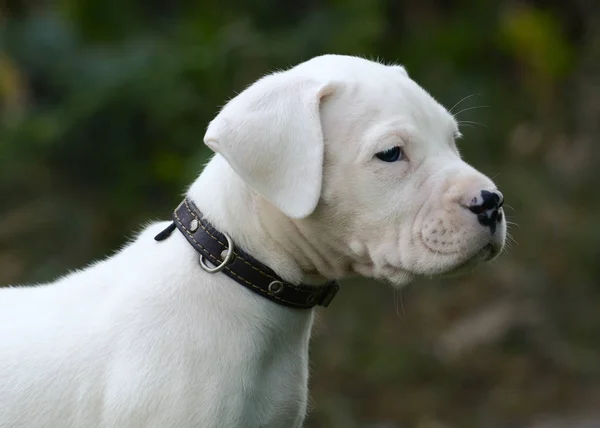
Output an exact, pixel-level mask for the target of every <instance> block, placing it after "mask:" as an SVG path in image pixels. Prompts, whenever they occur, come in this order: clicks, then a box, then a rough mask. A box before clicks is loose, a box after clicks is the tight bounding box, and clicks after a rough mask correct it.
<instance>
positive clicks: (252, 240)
mask: <svg viewBox="0 0 600 428" xmlns="http://www.w3.org/2000/svg"><path fill="white" fill-rule="evenodd" d="M187 197H188V198H190V199H191V200H192V201H193V202H194V203H195V204H196V205H197V206H198V208H199V209H200V211H201V212H202V213H203V215H204V216H205V217H206V219H207V220H208V221H209V222H210V223H211V224H212V225H213V226H214V227H215V228H216V229H217V230H219V231H221V232H226V233H228V234H229V235H230V236H231V237H232V238H233V240H234V242H235V243H236V245H237V246H239V247H240V248H243V249H244V250H245V251H246V252H248V253H249V254H251V255H252V256H253V257H255V258H256V259H257V260H259V261H261V262H262V263H264V264H265V265H267V266H269V267H271V268H272V269H273V270H275V271H276V272H277V274H279V275H280V276H281V277H282V278H283V279H285V280H286V281H289V282H291V283H296V284H297V283H305V284H307V283H308V284H317V283H322V282H324V281H326V280H332V279H338V278H340V277H341V276H342V275H343V274H344V273H345V271H346V270H347V269H346V266H347V264H346V263H345V261H344V257H342V256H341V254H339V251H337V250H336V245H335V241H334V240H333V239H332V238H331V237H327V236H324V234H323V233H320V232H319V233H315V232H317V231H316V230H314V229H313V226H314V225H313V224H312V223H313V222H311V220H307V219H304V220H292V219H290V218H288V217H286V216H285V215H284V214H283V213H281V212H280V211H279V210H278V209H277V208H275V207H274V206H273V205H271V204H270V203H269V202H268V201H266V200H265V199H264V198H262V197H261V196H259V195H258V194H257V193H256V192H255V191H254V190H253V189H252V188H250V187H249V186H248V185H247V184H246V183H245V182H244V181H243V180H242V179H241V178H240V177H239V176H238V175H237V174H236V173H235V172H234V171H233V169H232V168H231V167H230V166H229V164H228V163H227V161H226V160H225V159H224V158H223V157H222V156H220V155H216V156H214V157H213V158H212V160H211V161H210V162H209V163H208V164H207V165H206V167H205V169H204V171H203V172H202V174H200V176H199V177H198V179H197V180H196V181H195V182H194V183H193V184H192V186H191V187H190V189H189V190H188V194H187ZM249 231H250V232H249ZM337 248H339V247H337Z"/></svg>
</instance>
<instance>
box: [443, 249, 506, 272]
mask: <svg viewBox="0 0 600 428" xmlns="http://www.w3.org/2000/svg"><path fill="white" fill-rule="evenodd" d="M499 252H500V250H499V247H497V246H495V245H494V244H492V243H488V244H486V245H485V246H484V247H483V248H481V249H480V250H479V251H477V252H476V253H475V254H474V255H472V256H471V257H469V258H468V259H467V260H465V261H464V262H462V263H460V264H459V265H457V266H455V267H453V268H452V269H450V270H449V271H447V272H444V273H442V274H441V275H440V276H442V277H454V276H460V275H463V274H465V273H467V272H470V271H471V270H473V269H474V268H475V267H476V266H478V265H480V264H481V263H485V262H489V261H490V260H492V259H494V258H495V257H496V256H497V255H498V253H499Z"/></svg>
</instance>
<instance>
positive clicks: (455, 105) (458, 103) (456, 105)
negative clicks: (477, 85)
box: [448, 94, 481, 114]
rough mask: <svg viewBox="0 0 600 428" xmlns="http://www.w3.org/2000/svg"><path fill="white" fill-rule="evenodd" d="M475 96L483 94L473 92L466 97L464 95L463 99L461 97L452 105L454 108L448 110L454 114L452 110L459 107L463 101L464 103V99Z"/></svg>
mask: <svg viewBox="0 0 600 428" xmlns="http://www.w3.org/2000/svg"><path fill="white" fill-rule="evenodd" d="M475 96H481V94H471V95H467V96H466V97H464V98H463V99H461V100H460V101H459V102H457V103H456V104H454V105H453V106H452V108H451V109H450V110H448V112H449V113H450V114H452V110H454V109H455V108H456V107H458V106H459V105H460V104H461V103H463V102H464V101H466V100H468V99H469V98H472V97H475Z"/></svg>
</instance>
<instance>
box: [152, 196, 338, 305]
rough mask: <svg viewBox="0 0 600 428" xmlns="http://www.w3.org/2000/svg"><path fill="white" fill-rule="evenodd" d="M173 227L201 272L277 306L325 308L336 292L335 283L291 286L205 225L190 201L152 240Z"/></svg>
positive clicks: (168, 233)
mask: <svg viewBox="0 0 600 428" xmlns="http://www.w3.org/2000/svg"><path fill="white" fill-rule="evenodd" d="M175 228H177V229H179V231H180V232H181V233H182V234H183V236H185V238H186V239H187V241H188V242H189V243H190V244H191V245H192V247H194V249H195V250H196V251H197V252H198V253H199V254H200V256H199V263H200V265H201V266H202V268H203V269H204V270H206V271H208V272H210V273H217V272H223V273H224V274H225V275H227V276H228V277H230V278H231V279H233V280H234V281H236V282H237V283H239V284H241V285H243V286H244V287H246V288H247V289H249V290H251V291H253V292H255V293H257V294H259V295H261V296H263V297H265V298H267V299H269V300H271V301H273V302H275V303H279V304H280V305H283V306H288V307H291V308H297V309H310V308H313V307H314V306H316V305H320V306H324V307H327V306H328V305H329V303H331V301H332V300H333V298H334V297H335V295H336V293H337V291H338V289H339V287H338V285H337V283H336V282H335V281H330V282H327V283H325V284H323V285H320V286H311V285H294V284H291V283H289V282H286V281H284V280H283V279H282V278H281V277H279V276H278V275H277V274H276V273H275V272H274V271H273V270H272V269H270V268H269V267H267V266H265V265H264V264H262V263H260V262H259V261H258V260H256V259H255V258H254V257H252V256H250V255H249V254H248V253H246V252H244V251H243V250H241V249H240V248H236V247H235V245H234V243H233V241H232V240H231V238H230V237H229V236H228V235H226V234H223V233H221V232H219V231H218V230H216V229H215V228H214V227H213V226H212V225H211V224H210V223H208V221H206V219H204V218H203V215H202V213H201V212H200V211H199V210H198V208H197V207H196V206H195V205H194V203H193V202H192V201H190V200H189V199H185V200H184V201H183V202H182V203H181V204H180V205H179V206H178V207H177V209H175V211H174V212H173V223H172V224H171V225H169V227H167V228H166V229H165V230H163V231H162V232H161V233H159V234H158V235H156V237H155V238H154V239H155V240H156V241H162V240H164V239H166V238H168V237H169V236H170V235H171V233H172V232H173V231H174V230H175ZM206 261H208V262H210V264H211V265H212V266H209V264H208V263H206Z"/></svg>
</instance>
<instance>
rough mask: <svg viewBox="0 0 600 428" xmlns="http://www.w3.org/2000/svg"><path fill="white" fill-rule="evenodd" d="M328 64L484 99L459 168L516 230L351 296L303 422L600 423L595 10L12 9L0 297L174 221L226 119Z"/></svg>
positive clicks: (151, 2) (7, 35) (359, 0)
mask: <svg viewBox="0 0 600 428" xmlns="http://www.w3.org/2000/svg"><path fill="white" fill-rule="evenodd" d="M322 53H345V54H355V55H363V56H367V57H371V58H380V59H382V60H385V61H394V62H400V63H402V64H404V65H405V66H406V68H407V69H408V71H409V73H410V75H411V77H413V78H414V79H415V80H417V82H419V83H420V84H422V85H423V86H424V87H425V88H426V89H427V90H429V91H430V92H431V93H432V94H433V95H434V96H435V97H436V98H437V99H438V100H439V101H440V102H442V103H443V104H445V105H446V106H447V107H451V106H452V105H454V104H455V103H456V102H458V101H459V100H461V99H462V98H464V97H466V96H469V95H472V96H471V97H470V98H468V99H467V100H465V101H463V102H462V103H461V105H460V106H459V107H460V108H457V109H456V110H459V109H460V110H462V109H469V110H466V111H464V112H462V113H461V114H460V116H459V118H460V119H461V120H463V121H466V122H465V124H464V125H463V129H462V130H463V133H464V134H465V138H464V140H463V141H462V142H461V143H460V146H461V150H462V153H463V155H464V157H465V158H466V159H467V161H468V162H470V163H472V164H473V165H475V166H476V167H477V168H479V169H480V170H482V171H483V172H485V173H487V174H488V175H490V176H492V177H495V180H496V181H497V183H498V184H499V186H500V188H501V189H502V191H503V192H504V195H505V197H506V201H507V203H508V205H510V207H509V208H507V211H506V213H507V216H508V218H509V220H511V221H512V222H515V223H517V225H512V226H511V233H512V235H513V237H514V241H513V242H512V243H511V244H510V248H509V249H508V250H507V252H506V253H505V254H503V255H502V256H501V257H500V258H499V259H498V260H497V261H495V262H494V263H492V264H490V265H487V266H485V267H482V268H479V269H478V270H477V271H476V272H475V273H474V274H472V275H469V276H466V277H462V278H459V279H453V280H443V281H441V280H438V281H435V280H431V281H424V282H420V283H416V284H413V285H411V286H410V287H408V288H406V289H404V290H402V292H401V293H400V292H398V291H393V290H392V289H391V288H390V287H389V286H387V285H382V284H377V283H374V282H373V281H362V282H356V283H353V282H348V283H345V284H342V292H341V293H340V294H339V296H338V297H337V299H336V300H335V301H334V303H333V305H332V306H331V307H330V308H329V309H327V310H323V311H320V312H319V314H318V322H317V325H316V328H315V335H314V341H313V347H312V367H313V369H312V380H311V399H312V403H313V404H312V410H311V413H310V416H309V419H308V421H307V427H310V428H321V427H323V428H325V427H327V428H358V427H361V428H362V427H370V428H400V427H418V428H445V427H447V428H451V427H452V428H454V427H457V428H458V427H461V428H462V427H465V428H468V427H485V428H494V427H532V428H534V427H535V428H545V427H548V428H550V427H552V428H559V427H560V428H563V427H564V428H579V427H581V428H582V427H600V284H599V280H600V254H599V252H600V251H599V250H600V223H599V220H600V216H599V214H600V193H599V192H598V187H599V185H600V2H598V1H593V0H590V1H584V0H573V1H567V0H539V1H533V0H531V1H523V2H516V1H491V0H485V1H484V0H480V1H465V0H463V1H449V0H444V1H443V0H414V1H393V0H294V1H289V2H287V3H286V2H284V1H276V0H247V1H243V0H233V1H212V0H207V1H203V2H195V3H194V2H184V1H177V0H171V1H167V0H146V1H143V2H142V1H139V0H138V1H119V0H105V1H99V0H57V1H54V2H51V1H35V0H28V1H8V2H7V1H6V0H3V1H2V2H0V284H3V285H6V284H17V283H24V282H34V281H46V280H50V279H52V278H55V277H56V276H57V275H59V274H61V273H64V272H65V271H66V270H67V269H73V268H77V267H81V266H83V265H85V264H86V263H88V262H90V261H91V260H93V259H96V258H100V257H102V256H104V255H106V254H108V253H110V252H111V251H113V250H115V249H117V248H118V247H120V246H121V245H122V244H123V243H124V242H125V241H126V239H127V238H128V237H129V236H131V234H132V233H133V232H134V231H136V230H139V229H140V227H141V225H143V224H144V223H146V222H147V221H149V220H153V219H158V218H160V219H167V218H168V216H169V213H170V210H171V209H172V208H173V207H175V205H176V204H177V203H178V202H179V200H180V198H181V195H182V192H183V191H184V190H185V188H186V186H187V185H188V184H189V183H191V182H192V181H193V179H194V178H195V177H196V175H197V174H198V173H199V171H201V169H202V167H203V164H204V162H205V161H206V159H207V156H209V152H208V150H207V149H206V148H205V147H204V146H203V144H202V138H203V134H204V130H205V127H206V125H207V124H208V122H209V120H210V119H211V118H212V117H214V115H215V113H216V112H217V110H218V108H219V107H220V106H221V105H222V104H223V103H224V102H225V101H226V100H227V99H229V98H230V97H232V96H233V95H234V94H235V93H236V92H239V91H240V90H242V89H243V88H244V87H245V86H246V85H247V84H249V83H251V82H252V81H254V80H255V79H257V78H258V77H260V76H261V75H263V74H264V73H266V72H268V71H270V70H273V69H277V68H282V67H288V66H290V65H294V64H296V63H298V62H301V61H303V60H306V59H308V58H310V57H312V56H314V55H318V54H322ZM485 106H488V107H485ZM479 107H480V108H479ZM32 428H33V427H32Z"/></svg>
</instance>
